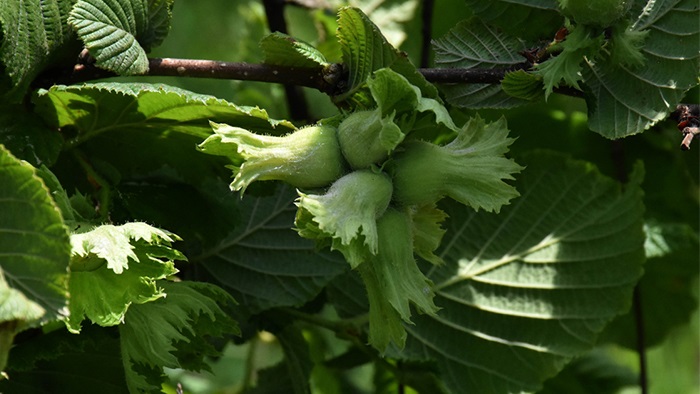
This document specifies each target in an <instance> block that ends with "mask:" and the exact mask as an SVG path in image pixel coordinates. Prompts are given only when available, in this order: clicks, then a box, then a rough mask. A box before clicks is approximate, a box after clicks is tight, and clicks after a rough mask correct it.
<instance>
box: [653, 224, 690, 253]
mask: <svg viewBox="0 0 700 394" xmlns="http://www.w3.org/2000/svg"><path fill="white" fill-rule="evenodd" d="M644 232H645V233H646V241H645V242H644V250H645V251H646V255H647V258H648V259H650V258H654V257H663V256H666V255H668V254H671V253H673V252H676V251H679V250H682V249H687V248H693V247H696V248H697V246H698V245H697V244H698V234H697V233H696V232H695V231H693V229H692V227H690V226H689V225H687V224H679V223H658V222H656V221H649V222H647V223H645V225H644Z"/></svg>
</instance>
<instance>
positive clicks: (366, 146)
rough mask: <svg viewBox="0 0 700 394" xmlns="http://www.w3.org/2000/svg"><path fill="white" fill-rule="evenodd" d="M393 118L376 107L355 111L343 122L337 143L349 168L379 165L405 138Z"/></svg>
mask: <svg viewBox="0 0 700 394" xmlns="http://www.w3.org/2000/svg"><path fill="white" fill-rule="evenodd" d="M393 118H394V116H393V115H391V116H384V117H382V112H381V110H379V109H378V108H377V109H374V110H371V111H357V112H353V113H351V114H350V115H348V117H347V118H345V120H343V122H342V123H340V126H338V142H339V143H340V149H341V150H342V152H343V156H344V157H345V159H346V160H347V161H348V163H349V164H350V167H352V168H353V169H356V170H357V169H363V168H368V167H369V166H371V165H372V164H378V163H380V162H382V161H384V160H386V158H387V157H388V156H389V153H391V151H393V150H394V148H396V146H397V145H398V144H399V143H400V142H401V141H403V139H404V136H405V135H404V133H403V132H401V129H400V128H399V126H397V125H396V124H395V123H394V122H393Z"/></svg>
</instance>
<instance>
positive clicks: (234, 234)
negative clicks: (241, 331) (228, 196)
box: [189, 187, 348, 313]
mask: <svg viewBox="0 0 700 394" xmlns="http://www.w3.org/2000/svg"><path fill="white" fill-rule="evenodd" d="M295 197H296V193H295V192H294V191H293V190H291V189H290V188H287V187H284V188H282V189H278V190H277V192H276V194H275V195H272V196H264V197H254V196H252V195H246V196H245V197H243V199H242V200H241V203H240V205H239V209H240V212H241V219H240V222H239V225H238V226H237V227H236V228H234V229H232V230H231V232H230V233H229V234H227V235H226V237H225V238H223V239H222V240H221V241H220V242H219V244H217V245H215V246H214V247H211V248H207V249H205V250H204V251H203V253H202V254H201V255H199V256H195V257H192V258H190V259H189V260H190V261H191V262H193V263H197V264H200V267H202V268H203V269H204V270H205V271H207V272H208V273H209V274H210V275H211V276H212V279H213V280H215V281H217V282H219V283H221V284H222V285H223V286H224V288H226V289H227V290H229V291H230V292H231V293H232V294H233V296H234V297H235V298H236V300H238V301H239V302H240V303H241V305H244V306H245V307H246V308H247V309H249V310H250V311H251V312H252V313H257V312H260V311H263V310H266V309H270V308H274V307H280V306H301V305H303V304H304V303H306V302H308V301H309V300H311V299H313V298H314V297H315V296H316V295H317V294H318V293H319V292H320V291H321V289H323V287H324V286H325V285H326V284H327V283H328V282H329V281H330V280H331V279H333V278H334V277H336V276H337V275H339V274H340V273H342V272H343V271H344V270H346V269H347V268H348V264H347V263H346V262H345V261H343V260H342V258H340V256H338V255H337V254H330V253H327V252H318V251H317V250H316V249H315V248H314V244H313V242H312V241H309V240H305V239H302V238H300V237H299V236H298V235H297V233H296V232H295V231H294V230H292V226H293V224H294V217H295V212H296V209H295V206H294V204H293V202H294V199H295Z"/></svg>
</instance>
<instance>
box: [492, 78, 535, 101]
mask: <svg viewBox="0 0 700 394" xmlns="http://www.w3.org/2000/svg"><path fill="white" fill-rule="evenodd" d="M501 88H502V89H503V91H504V92H506V93H508V94H509V95H511V96H513V97H516V98H520V99H523V100H528V101H535V100H539V99H541V98H543V97H544V92H543V91H542V90H543V89H542V80H541V79H540V78H539V77H537V76H536V75H533V74H530V73H528V72H526V71H524V70H518V71H514V72H509V73H508V74H506V76H505V78H503V81H501Z"/></svg>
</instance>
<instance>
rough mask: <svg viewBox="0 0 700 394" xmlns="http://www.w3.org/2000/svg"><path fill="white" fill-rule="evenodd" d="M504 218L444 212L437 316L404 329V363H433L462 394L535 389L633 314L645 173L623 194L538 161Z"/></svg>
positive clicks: (551, 157) (593, 173)
mask: <svg viewBox="0 0 700 394" xmlns="http://www.w3.org/2000/svg"><path fill="white" fill-rule="evenodd" d="M521 161H522V162H524V163H525V164H527V169H526V170H524V171H523V173H522V175H521V176H520V177H519V178H518V182H517V185H516V186H517V188H518V190H520V191H521V194H522V196H521V197H520V198H519V199H517V200H515V201H514V203H513V205H510V206H506V207H504V208H503V210H502V211H501V214H500V215H499V216H496V215H493V214H488V213H476V212H471V211H467V210H465V209H464V208H463V207H462V206H459V205H457V204H448V205H446V213H447V214H448V215H449V216H450V221H449V222H448V232H447V234H446V236H445V241H444V242H443V245H444V247H443V249H442V253H441V257H442V258H443V260H445V262H446V264H445V265H442V266H434V267H433V268H432V269H431V270H430V271H429V273H428V277H429V278H430V279H431V280H432V281H433V282H434V283H435V292H436V297H435V303H436V304H437V305H438V306H439V307H441V308H442V310H441V311H440V312H439V313H438V314H437V316H417V317H416V318H415V323H416V325H415V326H406V330H407V331H408V339H407V341H406V349H405V355H407V356H412V357H419V358H426V357H427V358H431V359H434V360H435V361H436V362H437V364H438V367H439V370H440V371H441V372H442V378H443V379H444V380H445V383H446V385H447V386H448V387H449V388H451V389H452V390H455V391H466V392H471V391H478V392H480V393H503V392H521V391H534V390H537V389H538V388H539V387H540V385H541V384H542V381H544V380H545V379H547V378H549V377H551V376H553V375H555V374H556V373H557V372H558V371H559V370H560V369H561V368H562V367H563V366H564V364H566V363H567V362H568V361H569V360H571V358H572V357H574V356H576V355H579V354H581V353H583V352H584V351H586V350H588V349H589V348H591V347H592V346H593V344H594V343H595V340H596V337H597V336H598V334H599V333H600V331H601V330H602V329H603V327H604V326H605V324H606V323H608V322H609V321H610V320H611V319H612V318H613V317H615V316H616V315H618V314H620V313H623V312H625V311H626V310H627V309H628V308H629V306H630V304H631V294H632V289H633V287H634V285H635V283H636V282H637V280H638V278H639V276H640V275H641V271H642V269H641V264H642V262H643V261H644V250H643V242H644V234H643V230H642V213H643V206H642V201H641V199H642V193H641V190H640V188H639V184H640V182H641V176H642V171H641V169H640V168H637V170H636V171H635V172H634V173H633V175H632V181H631V182H630V184H628V185H626V187H625V190H624V191H621V190H620V189H621V188H620V185H619V184H618V183H617V182H615V181H613V180H611V179H609V178H606V177H604V176H601V175H600V174H599V173H598V171H597V170H596V169H595V168H594V167H593V166H592V165H590V164H588V163H585V162H579V161H573V160H569V159H566V158H565V157H563V156H561V155H558V154H552V153H546V152H539V153H538V154H536V155H534V154H533V155H530V156H528V157H526V158H524V159H521Z"/></svg>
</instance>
